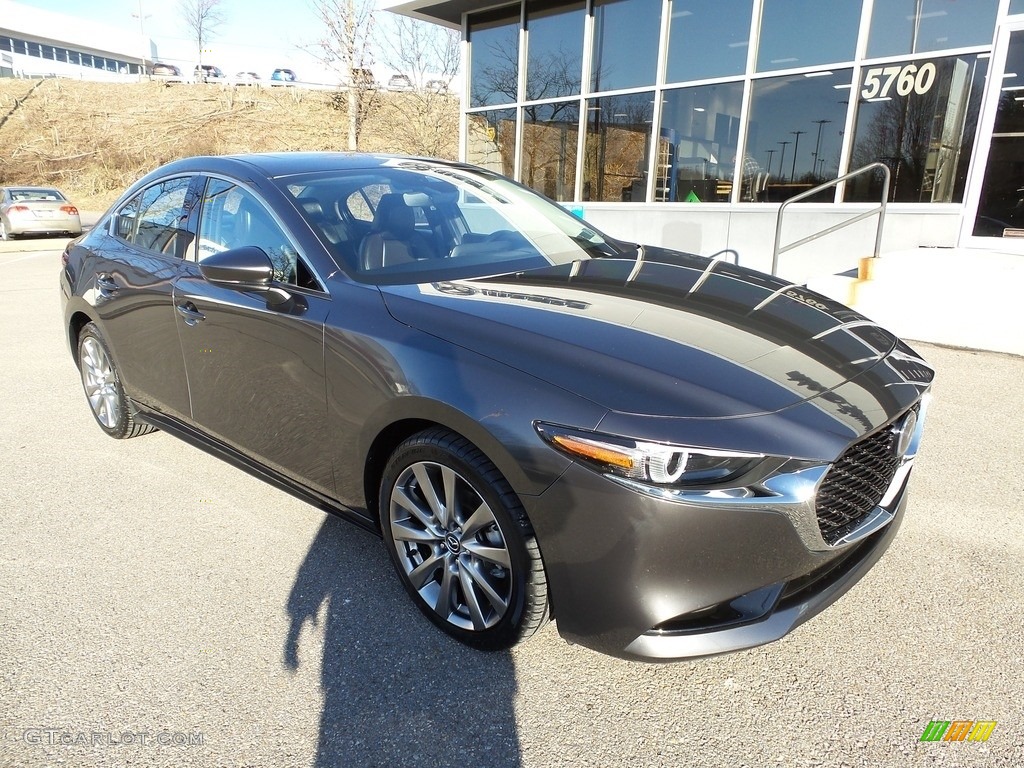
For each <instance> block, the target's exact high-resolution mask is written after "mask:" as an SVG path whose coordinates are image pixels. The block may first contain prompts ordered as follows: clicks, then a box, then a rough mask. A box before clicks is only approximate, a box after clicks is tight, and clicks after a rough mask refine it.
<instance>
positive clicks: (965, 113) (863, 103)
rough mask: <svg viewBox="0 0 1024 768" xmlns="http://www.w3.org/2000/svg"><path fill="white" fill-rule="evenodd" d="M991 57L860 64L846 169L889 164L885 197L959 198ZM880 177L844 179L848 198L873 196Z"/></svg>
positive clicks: (876, 194) (903, 199)
mask: <svg viewBox="0 0 1024 768" xmlns="http://www.w3.org/2000/svg"><path fill="white" fill-rule="evenodd" d="M987 70H988V59H987V58H983V59H979V58H978V56H976V55H973V54H971V55H964V56H947V57H942V58H934V59H917V60H914V61H908V62H904V63H900V62H897V63H892V64H886V65H884V66H882V65H879V66H876V67H865V68H864V69H863V71H862V78H861V80H862V82H861V83H860V88H859V99H858V108H857V125H856V132H855V133H854V145H853V155H852V158H851V161H850V167H851V168H860V167H862V166H864V165H867V164H868V163H872V162H875V161H879V160H880V161H882V162H884V163H885V164H886V165H888V166H889V170H890V173H891V181H890V186H889V200H890V201H898V202H914V203H917V202H922V203H926V202H932V203H949V202H957V203H958V202H961V201H962V200H963V194H964V187H965V184H966V178H967V166H968V163H969V162H970V158H971V149H972V147H973V142H974V135H975V132H976V130H977V124H978V114H979V111H980V109H981V96H982V91H983V89H984V83H985V74H986V72H987ZM881 185H882V177H881V174H879V175H877V176H874V177H867V176H862V177H859V178H858V179H854V180H852V181H851V182H850V183H849V184H847V188H846V200H850V201H862V200H863V201H871V200H874V201H877V200H878V199H879V196H880V195H881V191H882V190H881Z"/></svg>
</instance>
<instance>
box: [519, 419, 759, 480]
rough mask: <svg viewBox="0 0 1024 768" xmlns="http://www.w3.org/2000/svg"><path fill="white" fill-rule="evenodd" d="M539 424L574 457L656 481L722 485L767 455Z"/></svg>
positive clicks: (543, 433)
mask: <svg viewBox="0 0 1024 768" xmlns="http://www.w3.org/2000/svg"><path fill="white" fill-rule="evenodd" d="M534 426H535V428H536V429H537V433H538V434H539V435H540V436H541V437H542V438H543V439H544V440H545V441H546V442H547V443H548V444H549V445H551V446H552V447H553V448H555V449H557V450H559V451H561V452H562V453H564V454H566V455H567V456H569V457H570V458H572V459H574V460H577V461H581V462H583V463H585V464H588V465H590V466H592V467H594V468H596V469H598V470H600V471H602V472H610V473H612V474H615V475H619V476H620V477H626V478H629V479H630V480H636V481H639V482H641V483H649V484H651V485H657V486H669V487H694V486H707V485H718V484H720V483H724V482H726V481H728V480H730V479H732V478H734V477H739V476H740V475H742V474H744V473H746V472H748V471H749V470H750V469H752V468H753V467H754V466H755V465H756V464H757V463H758V462H759V461H760V460H761V459H763V458H764V455H763V454H760V453H739V452H736V451H718V450H715V449H711V448H700V447H693V446H683V445H668V444H666V443H649V442H644V441H641V440H633V439H630V438H624V437H618V436H616V435H605V434H601V433H599V432H587V431H584V430H579V429H573V428H571V427H562V426H558V425H555V424H545V423H543V422H537V423H536V424H535V425H534Z"/></svg>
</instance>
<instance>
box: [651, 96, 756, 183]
mask: <svg viewBox="0 0 1024 768" xmlns="http://www.w3.org/2000/svg"><path fill="white" fill-rule="evenodd" d="M742 104H743V83H742V82H736V83H722V84H719V85H703V86H698V87H696V88H679V89H676V90H672V91H666V92H665V94H664V97H663V99H662V107H661V128H660V130H659V131H658V144H657V150H656V152H657V155H656V160H655V172H656V177H655V189H654V199H655V200H658V201H665V202H677V201H682V202H690V203H700V202H728V201H729V195H730V193H731V192H732V180H733V175H734V170H735V168H736V149H737V144H738V140H739V128H740V108H741V106H742Z"/></svg>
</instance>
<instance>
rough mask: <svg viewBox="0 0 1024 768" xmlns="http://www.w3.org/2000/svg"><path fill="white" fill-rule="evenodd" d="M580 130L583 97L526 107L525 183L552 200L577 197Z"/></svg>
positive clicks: (524, 120)
mask: <svg viewBox="0 0 1024 768" xmlns="http://www.w3.org/2000/svg"><path fill="white" fill-rule="evenodd" d="M579 134H580V103H579V101H576V100H573V101H561V102H556V103H549V104H535V105H533V106H529V107H523V156H522V167H521V169H520V179H521V180H522V182H523V184H525V185H526V186H528V187H531V188H532V189H535V190H537V191H538V192H540V193H541V194H544V195H547V196H548V197H550V198H551V199H552V200H558V201H559V202H564V201H569V200H573V199H574V198H575V192H576V148H577V145H578V142H579Z"/></svg>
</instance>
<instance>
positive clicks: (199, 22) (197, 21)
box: [178, 0, 224, 79]
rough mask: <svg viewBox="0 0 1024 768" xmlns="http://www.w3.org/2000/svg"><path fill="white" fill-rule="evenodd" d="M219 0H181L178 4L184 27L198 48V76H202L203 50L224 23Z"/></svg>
mask: <svg viewBox="0 0 1024 768" xmlns="http://www.w3.org/2000/svg"><path fill="white" fill-rule="evenodd" d="M220 6H221V0H181V5H180V6H178V8H179V10H180V12H181V18H182V20H183V21H184V22H185V27H186V28H187V29H188V31H189V33H190V34H191V35H192V39H193V40H195V41H196V46H197V47H198V48H199V76H200V77H201V78H204V79H205V77H204V73H203V68H202V67H203V51H204V49H205V48H206V46H207V44H208V43H209V42H210V39H211V38H213V37H214V36H215V35H216V34H217V32H218V31H219V29H220V27H221V26H222V25H223V24H224V11H223V10H222V9H221V7H220Z"/></svg>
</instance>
